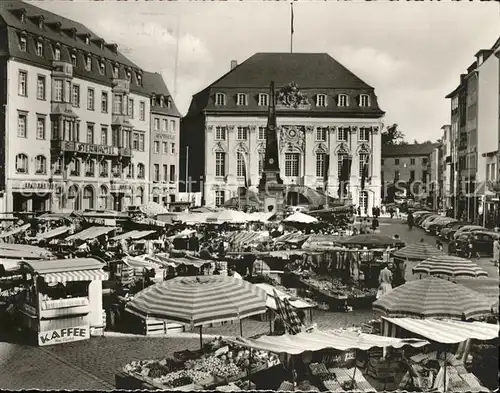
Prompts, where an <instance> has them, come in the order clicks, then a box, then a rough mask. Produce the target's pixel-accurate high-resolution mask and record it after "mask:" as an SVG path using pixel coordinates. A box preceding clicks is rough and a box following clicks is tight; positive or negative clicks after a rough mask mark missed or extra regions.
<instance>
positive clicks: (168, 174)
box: [153, 164, 177, 183]
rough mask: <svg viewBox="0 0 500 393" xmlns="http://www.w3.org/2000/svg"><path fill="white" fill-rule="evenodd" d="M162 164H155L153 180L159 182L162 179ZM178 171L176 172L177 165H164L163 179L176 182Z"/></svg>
mask: <svg viewBox="0 0 500 393" xmlns="http://www.w3.org/2000/svg"><path fill="white" fill-rule="evenodd" d="M160 179H161V177H160V164H154V165H153V181H156V182H159V181H161V180H160ZM176 180H177V179H176V173H175V165H173V164H172V165H163V181H168V182H171V183H173V182H175V181H176Z"/></svg>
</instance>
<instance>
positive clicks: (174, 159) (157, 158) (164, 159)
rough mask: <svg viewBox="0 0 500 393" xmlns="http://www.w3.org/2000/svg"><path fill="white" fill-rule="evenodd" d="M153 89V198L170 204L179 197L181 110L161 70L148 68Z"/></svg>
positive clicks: (146, 76) (148, 84) (147, 79)
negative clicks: (159, 72) (151, 71)
mask: <svg viewBox="0 0 500 393" xmlns="http://www.w3.org/2000/svg"><path fill="white" fill-rule="evenodd" d="M144 84H145V87H146V89H147V90H148V91H150V93H151V97H150V105H151V118H150V125H151V143H150V146H149V157H150V161H149V170H150V173H149V178H150V179H151V186H150V192H151V195H150V200H152V201H154V202H156V203H160V204H162V205H164V206H168V204H169V203H170V202H176V201H177V200H178V195H179V188H178V180H179V179H178V173H179V146H180V141H179V138H180V137H179V134H180V133H179V130H180V117H181V115H180V113H179V111H178V110H177V108H176V106H175V103H174V100H173V98H172V96H171V95H170V92H169V91H168V88H167V86H166V84H165V81H164V80H163V77H162V76H161V75H160V74H158V73H150V72H144Z"/></svg>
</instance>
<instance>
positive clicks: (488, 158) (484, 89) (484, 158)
mask: <svg viewBox="0 0 500 393" xmlns="http://www.w3.org/2000/svg"><path fill="white" fill-rule="evenodd" d="M499 47H500V38H499V39H498V40H497V41H496V43H495V44H494V45H493V46H492V47H491V48H490V49H482V50H480V51H479V52H478V53H477V54H476V56H475V57H476V60H475V61H474V63H473V64H472V65H471V66H470V67H469V68H468V69H467V74H463V75H461V76H460V85H459V86H458V87H457V88H456V89H455V90H454V91H453V92H452V93H450V94H448V95H447V97H446V98H450V99H451V123H452V136H455V135H454V131H457V134H456V136H455V138H454V139H455V140H454V144H455V145H456V146H457V148H456V152H457V154H456V161H455V162H454V163H453V165H454V166H455V168H456V171H455V174H456V176H455V177H454V179H453V180H454V189H455V190H456V191H455V197H454V216H455V217H459V218H463V219H466V220H468V221H473V222H477V223H478V224H483V225H484V224H488V221H489V220H490V219H489V216H490V215H491V213H492V209H493V210H494V209H496V208H495V203H494V202H495V201H494V200H492V199H493V198H495V195H494V192H492V191H491V190H490V188H491V187H489V186H488V182H490V181H491V180H490V179H492V176H495V175H496V173H497V171H498V169H497V163H496V146H497V145H498V135H497V128H498V108H499V98H498V90H497V86H498V84H499V64H498V59H497V58H496V57H495V53H498V50H499ZM492 146H495V147H494V148H492ZM453 158H454V157H452V159H453Z"/></svg>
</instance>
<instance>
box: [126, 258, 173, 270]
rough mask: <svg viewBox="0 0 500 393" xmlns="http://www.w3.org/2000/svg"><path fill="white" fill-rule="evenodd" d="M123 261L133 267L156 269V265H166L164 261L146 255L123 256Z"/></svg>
mask: <svg viewBox="0 0 500 393" xmlns="http://www.w3.org/2000/svg"><path fill="white" fill-rule="evenodd" d="M123 263H125V264H126V265H128V266H130V267H131V268H133V269H157V268H158V267H164V266H165V265H166V264H165V263H162V262H161V261H159V260H158V259H157V258H154V257H148V256H147V255H141V256H138V257H130V256H129V257H125V258H123Z"/></svg>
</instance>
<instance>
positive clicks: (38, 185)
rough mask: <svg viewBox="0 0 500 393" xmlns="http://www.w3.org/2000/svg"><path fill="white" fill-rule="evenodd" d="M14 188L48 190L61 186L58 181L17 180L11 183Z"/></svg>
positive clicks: (31, 190)
mask: <svg viewBox="0 0 500 393" xmlns="http://www.w3.org/2000/svg"><path fill="white" fill-rule="evenodd" d="M12 188H13V189H14V190H21V191H24V192H40V191H43V192H48V191H54V190H58V189H59V188H61V184H60V183H56V182H52V183H51V182H48V181H19V182H15V183H14V184H13V185H12Z"/></svg>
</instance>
